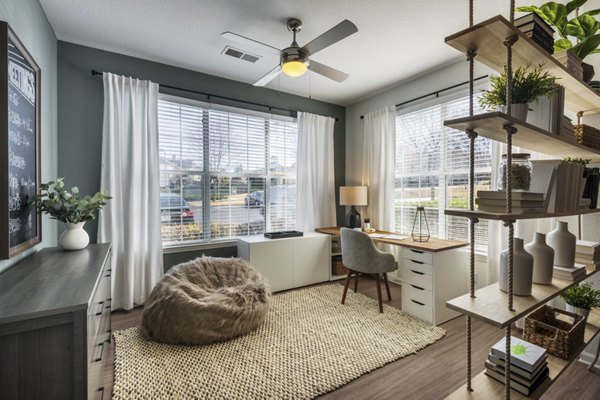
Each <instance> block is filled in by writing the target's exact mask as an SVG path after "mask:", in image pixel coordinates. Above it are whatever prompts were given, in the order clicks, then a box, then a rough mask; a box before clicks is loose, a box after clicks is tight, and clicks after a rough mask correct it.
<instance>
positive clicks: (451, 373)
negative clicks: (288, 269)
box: [103, 278, 600, 400]
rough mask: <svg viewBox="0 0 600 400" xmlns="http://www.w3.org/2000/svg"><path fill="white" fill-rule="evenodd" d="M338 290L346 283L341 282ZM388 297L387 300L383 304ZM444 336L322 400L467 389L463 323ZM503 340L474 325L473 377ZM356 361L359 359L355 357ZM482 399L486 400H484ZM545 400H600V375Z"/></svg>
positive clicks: (364, 287)
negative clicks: (497, 344) (495, 346)
mask: <svg viewBox="0 0 600 400" xmlns="http://www.w3.org/2000/svg"><path fill="white" fill-rule="evenodd" d="M339 283H340V284H341V283H343V281H340V282H339ZM390 288H391V291H392V301H389V302H387V301H386V304H388V305H390V306H392V307H397V308H400V305H401V304H400V298H401V297H400V294H401V292H400V290H401V288H400V286H399V285H395V284H393V283H390ZM358 291H359V292H361V293H363V294H365V295H367V296H369V297H372V298H374V299H376V298H377V292H376V288H375V283H374V281H373V280H371V279H368V278H361V280H360V281H359V284H358ZM385 298H386V297H385V296H384V299H385ZM141 311H142V310H141V308H138V309H135V310H132V311H128V312H124V311H116V312H113V314H112V326H113V331H117V330H121V329H126V328H129V327H132V326H136V325H139V322H140V317H141ZM441 326H442V327H443V328H444V329H446V331H447V333H446V336H445V337H444V338H443V339H441V340H439V341H438V342H436V343H434V344H432V345H430V346H428V347H426V348H425V349H423V350H421V351H420V352H418V353H417V354H413V355H410V356H408V357H405V358H403V359H400V360H398V361H395V362H393V363H390V364H388V365H385V366H383V367H382V368H379V369H377V370H375V371H372V372H371V373H368V374H366V375H363V376H361V377H360V378H358V379H355V380H354V381H352V382H350V383H349V384H347V385H345V386H342V387H341V388H339V389H337V390H335V391H333V392H330V393H327V394H325V395H323V396H321V397H320V399H327V400H333V399H344V400H353V399H356V400H359V399H426V400H428V399H432V400H435V399H443V398H445V397H446V396H448V395H449V394H450V393H452V392H453V391H455V390H456V389H457V388H459V387H460V386H462V385H463V384H464V380H465V365H466V364H465V355H464V351H465V350H464V349H465V336H464V333H465V318H464V317H459V318H456V319H454V320H452V321H448V322H446V323H444V324H442V325H441ZM502 335H503V331H502V330H499V329H497V328H494V327H492V326H489V325H487V324H483V323H481V322H479V321H473V338H474V339H473V375H475V374H477V373H479V372H481V371H482V370H483V364H484V360H485V358H486V357H487V353H488V352H489V349H490V347H491V346H492V345H493V344H494V343H495V342H496V341H498V340H499V339H500V338H501V337H502ZM108 357H109V359H108V362H107V363H106V367H105V369H104V372H103V379H104V385H105V386H104V387H105V393H111V392H112V384H113V369H114V346H113V343H111V345H110V346H109V351H108ZM357 357H360V355H359V354H357ZM482 398H483V397H482ZM542 398H543V399H548V400H559V399H560V400H563V399H574V398H576V399H578V400H587V399H590V400H597V399H600V371H598V370H595V371H593V372H591V371H588V370H587V368H586V366H585V365H583V364H581V363H579V362H575V363H573V365H571V366H570V367H569V368H568V369H567V371H566V372H565V373H564V374H563V375H562V376H561V377H560V378H559V379H558V381H557V382H556V383H555V384H554V385H553V386H552V389H551V390H550V393H546V394H545V395H544V396H543V397H542Z"/></svg>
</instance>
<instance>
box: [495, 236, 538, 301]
mask: <svg viewBox="0 0 600 400" xmlns="http://www.w3.org/2000/svg"><path fill="white" fill-rule="evenodd" d="M498 275H499V278H500V281H499V282H498V284H499V286H500V290H502V291H503V292H508V282H507V279H508V249H506V250H503V251H502V252H501V253H500V273H499V274H498ZM532 284H533V256H532V255H531V254H529V253H528V252H527V251H525V248H524V247H523V239H520V238H514V239H513V294H515V295H517V296H530V295H531V286H532Z"/></svg>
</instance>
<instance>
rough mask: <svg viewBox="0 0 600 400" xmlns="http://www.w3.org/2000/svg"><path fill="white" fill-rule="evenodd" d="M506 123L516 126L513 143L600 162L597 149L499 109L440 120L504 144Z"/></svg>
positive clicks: (550, 153)
mask: <svg viewBox="0 0 600 400" xmlns="http://www.w3.org/2000/svg"><path fill="white" fill-rule="evenodd" d="M507 125H509V126H513V127H515V128H517V133H516V134H515V135H513V137H512V142H513V146H516V147H521V148H526V149H529V150H532V151H537V152H539V153H544V154H549V155H552V156H556V157H559V158H563V157H565V156H570V157H580V158H586V159H591V160H592V161H600V151H598V150H595V149H592V148H591V147H587V146H584V145H582V144H579V143H572V142H567V141H564V140H563V139H561V138H560V136H556V135H553V134H552V133H550V132H548V131H545V130H543V129H541V128H538V127H537V126H534V125H531V124H528V123H526V122H524V121H521V120H518V119H516V118H513V117H511V116H509V115H507V114H504V113H501V112H490V113H484V114H477V115H473V116H471V117H464V118H457V119H451V120H447V121H445V122H444V126H448V127H450V128H454V129H459V130H461V131H466V130H467V129H473V130H475V132H477V133H478V134H479V135H481V136H484V137H486V138H490V139H493V140H496V141H498V142H502V143H506V131H505V130H504V127H505V126H507Z"/></svg>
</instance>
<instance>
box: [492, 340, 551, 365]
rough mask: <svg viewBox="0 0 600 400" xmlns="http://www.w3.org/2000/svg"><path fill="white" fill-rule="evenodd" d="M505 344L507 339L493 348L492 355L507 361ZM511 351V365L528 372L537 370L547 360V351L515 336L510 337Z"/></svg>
mask: <svg viewBox="0 0 600 400" xmlns="http://www.w3.org/2000/svg"><path fill="white" fill-rule="evenodd" d="M505 343H506V338H502V339H501V340H500V341H499V342H498V343H496V344H495V345H494V346H492V354H493V355H494V356H496V357H499V358H501V359H503V360H506V357H505V353H504V350H505V347H506V345H505ZM510 349H511V351H510V363H511V364H513V365H516V366H517V367H519V368H522V369H524V370H526V371H530V372H531V371H533V370H535V369H536V368H537V367H538V366H539V365H540V364H541V363H542V362H543V361H544V360H545V359H546V349H544V348H543V347H540V346H536V345H535V344H533V343H529V342H526V341H525V340H522V339H519V338H516V337H514V336H511V337H510Z"/></svg>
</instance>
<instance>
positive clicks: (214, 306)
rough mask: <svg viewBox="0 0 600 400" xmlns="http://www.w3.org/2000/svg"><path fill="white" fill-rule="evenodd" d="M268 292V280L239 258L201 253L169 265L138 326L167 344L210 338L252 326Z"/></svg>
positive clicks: (236, 333)
mask: <svg viewBox="0 0 600 400" xmlns="http://www.w3.org/2000/svg"><path fill="white" fill-rule="evenodd" d="M270 301H271V294H270V290H269V287H268V284H267V282H266V281H265V279H264V278H263V276H262V275H260V274H259V273H258V272H257V271H256V270H255V269H254V268H252V267H251V266H250V265H249V264H248V263H247V262H246V261H244V260H242V259H239V258H213V257H202V258H197V259H195V260H193V261H189V262H186V263H183V264H179V265H176V266H174V267H173V268H171V269H170V270H169V271H168V272H167V273H166V274H165V275H164V276H163V277H162V279H161V280H160V281H159V282H158V283H157V284H156V286H155V287H154V288H153V289H152V292H151V293H150V296H149V297H148V300H147V301H146V305H145V306H144V311H143V315H142V324H141V329H142V332H143V333H144V334H145V335H146V336H147V337H149V338H150V339H153V340H156V341H159V342H163V343H171V344H208V343H212V342H218V341H222V340H227V339H230V338H233V337H236V336H239V335H243V334H245V333H248V332H250V331H252V330H254V329H256V328H257V327H258V326H259V325H260V324H262V322H263V321H264V319H265V317H266V315H267V311H268V309H269V304H270Z"/></svg>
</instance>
